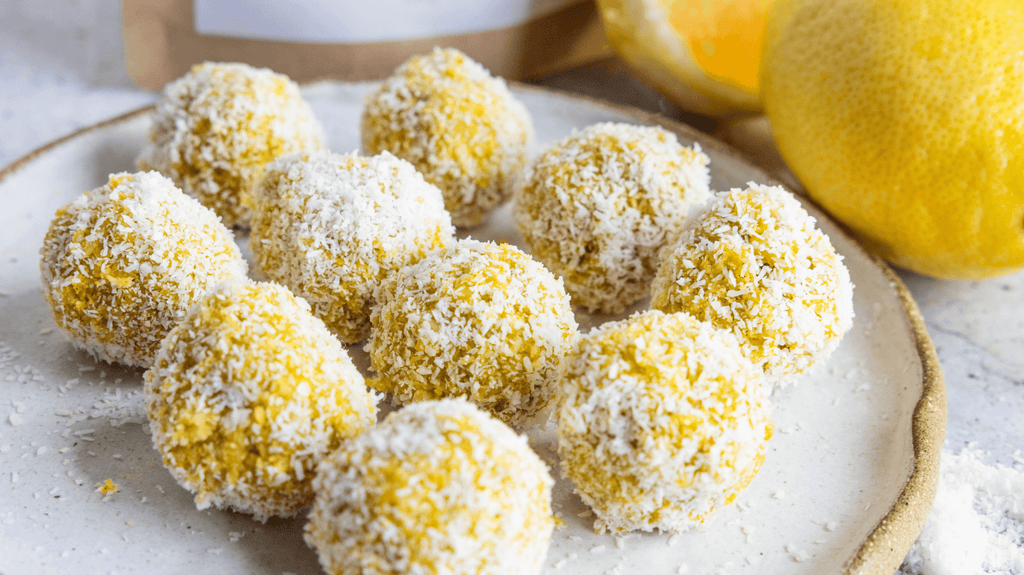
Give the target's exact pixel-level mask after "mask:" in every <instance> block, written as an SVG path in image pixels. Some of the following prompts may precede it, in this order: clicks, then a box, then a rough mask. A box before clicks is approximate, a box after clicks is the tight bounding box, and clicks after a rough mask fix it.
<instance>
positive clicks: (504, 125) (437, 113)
mask: <svg viewBox="0 0 1024 575" xmlns="http://www.w3.org/2000/svg"><path fill="white" fill-rule="evenodd" d="M362 135H363V151H364V152H366V153H369V154H376V153H379V152H382V151H384V150H387V151H389V152H391V153H392V154H394V155H396V156H398V157H399V158H402V159H404V160H408V161H409V162H411V163H412V164H413V165H414V166H416V169H417V170H419V171H420V172H421V173H422V174H423V176H424V177H425V178H426V179H427V181H428V182H430V183H432V184H435V185H437V187H439V188H441V191H442V192H444V202H445V207H446V208H447V209H448V211H449V212H451V215H452V222H454V223H455V225H456V226H459V227H469V226H475V225H478V224H480V223H482V222H484V221H485V220H486V219H487V216H488V214H489V212H490V211H491V210H492V209H493V208H495V207H496V206H498V205H500V204H502V203H504V202H505V201H506V200H507V199H508V198H509V196H510V195H511V193H512V187H513V185H514V184H515V182H516V180H517V179H518V178H519V177H520V175H521V171H522V169H523V167H524V166H525V165H526V160H527V156H528V154H529V147H530V145H531V142H532V139H533V123H532V120H531V119H530V114H529V113H528V112H527V110H526V108H525V107H524V106H523V105H522V104H521V103H520V102H519V101H518V100H516V99H515V97H514V96H513V95H512V93H511V92H509V90H508V87H507V86H506V85H505V81H504V80H502V79H501V78H495V77H493V76H491V74H490V73H489V72H488V71H487V70H486V69H484V67H483V66H481V65H480V64H478V63H477V62H474V61H473V60H472V59H470V58H469V57H468V56H466V55H465V54H463V53H462V52H459V51H458V50H455V49H444V50H442V49H440V48H435V49H434V51H433V52H431V53H430V54H426V55H422V56H413V57H412V58H410V59H409V60H408V61H406V62H405V63H404V64H402V65H401V66H399V67H398V69H397V70H395V72H394V74H393V75H392V76H391V77H390V78H388V79H387V80H385V81H384V84H383V85H382V86H381V87H380V89H379V90H377V91H376V92H375V93H373V94H371V95H369V96H368V97H367V99H366V107H365V109H364V110H363V116H362Z"/></svg>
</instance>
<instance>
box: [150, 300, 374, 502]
mask: <svg viewBox="0 0 1024 575" xmlns="http://www.w3.org/2000/svg"><path fill="white" fill-rule="evenodd" d="M145 393H146V413H147V414H148V416H149V424H150V429H151V430H152V435H153V445H154V446H156V449H157V451H159V452H160V455H161V458H162V460H163V464H164V466H165V467H167V469H168V470H170V472H171V475H173V476H174V479H175V480H176V481H177V482H178V483H179V484H180V485H181V486H182V487H184V488H186V489H188V490H189V491H191V492H192V493H194V494H195V502H196V507H197V508H199V509H206V508H207V507H209V506H210V505H214V506H216V507H218V508H231V509H235V510H238V511H242V512H245V513H252V514H254V515H255V516H256V517H257V519H261V520H265V519H266V518H267V517H269V516H272V515H281V516H286V515H291V514H293V513H295V512H296V511H298V510H299V509H301V508H302V507H305V506H307V505H309V504H310V503H312V502H313V490H312V486H311V481H312V478H313V475H314V474H315V472H316V465H317V464H318V463H319V461H320V460H321V459H322V458H323V457H324V456H325V455H327V454H328V453H329V452H331V451H332V450H334V449H337V448H338V446H339V445H340V444H341V443H342V440H344V439H346V438H349V437H352V436H354V435H356V434H358V433H360V432H362V431H363V430H364V429H365V428H366V427H368V426H370V425H373V424H374V422H375V421H376V409H377V408H376V403H377V397H376V394H374V393H372V392H370V391H368V390H367V388H366V385H365V383H364V381H363V377H362V375H360V373H359V372H358V371H357V370H356V368H355V366H354V365H353V364H352V361H351V360H350V359H349V356H348V353H346V351H345V350H344V349H343V348H342V347H341V343H340V342H338V340H337V339H336V338H335V337H334V336H333V335H332V334H331V332H330V331H329V330H328V329H327V327H326V326H325V325H324V324H323V322H322V321H320V320H319V319H317V318H315V317H313V315H312V314H311V313H310V309H309V305H307V304H306V303H305V302H304V301H303V300H301V299H298V298H296V297H295V296H293V295H292V294H291V292H289V291H288V290H287V288H284V287H282V286H279V285H277V284H273V283H253V282H250V281H245V282H233V283H227V284H224V285H223V286H221V287H220V288H218V289H217V290H216V291H213V292H211V293H210V294H209V295H208V296H207V297H205V298H204V299H203V300H201V301H200V302H199V303H198V304H196V306H195V307H193V308H192V310H190V311H189V314H188V316H187V317H186V318H185V319H184V320H183V321H182V322H181V324H180V325H179V326H178V327H176V328H175V329H174V330H173V331H171V333H170V335H168V336H167V339H165V340H164V342H163V345H162V347H161V349H160V354H159V356H158V357H157V362H156V365H154V366H153V368H152V369H150V370H149V371H147V372H146V375H145Z"/></svg>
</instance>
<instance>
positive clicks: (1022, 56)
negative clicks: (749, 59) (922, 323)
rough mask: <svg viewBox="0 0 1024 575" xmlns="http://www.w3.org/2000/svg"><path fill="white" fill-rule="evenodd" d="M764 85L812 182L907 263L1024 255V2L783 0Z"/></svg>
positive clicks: (935, 268) (930, 269) (861, 230)
mask: <svg viewBox="0 0 1024 575" xmlns="http://www.w3.org/2000/svg"><path fill="white" fill-rule="evenodd" d="M762 58H763V59H762V63H761V81H762V85H761V89H762V92H761V96H762V100H763V103H764V107H765V112H766V114H767V115H768V118H769V120H770V121H771V125H772V129H773V131H774V133H775V137H776V140H777V142H778V146H779V150H780V151H781V153H782V156H783V157H784V158H785V159H786V162H787V163H788V164H789V166H790V167H791V168H792V169H793V171H794V172H795V173H796V175H797V177H798V178H799V179H800V181H801V182H802V183H803V184H804V186H805V187H806V188H807V191H808V193H809V194H810V195H811V196H812V197H813V198H814V199H815V200H816V201H817V202H818V203H820V204H821V205H822V206H823V207H824V208H825V209H826V210H828V211H829V212H830V213H831V214H832V215H833V216H835V217H836V218H837V219H838V220H840V221H841V222H843V223H844V224H846V225H847V226H848V227H850V228H852V229H853V230H854V231H855V232H856V233H857V234H859V235H860V236H861V238H862V239H863V240H864V241H865V242H866V243H867V244H868V246H869V247H870V248H872V249H874V250H875V251H877V252H878V253H879V254H881V255H882V256H883V257H885V258H887V259H888V260H890V261H891V262H892V263H894V264H895V265H897V266H900V267H904V268H907V269H910V270H913V271H916V272H919V273H922V274H927V275H931V276H936V277H943V278H979V277H987V276H993V275H998V274H1002V273H1007V272H1010V271H1013V270H1016V269H1019V268H1021V267H1024V2H1021V0H976V1H972V2H963V1H955V0H777V1H776V2H775V4H774V6H773V8H772V11H771V15H770V17H769V19H768V24H767V27H766V29H765V36H764V44H763V46H762Z"/></svg>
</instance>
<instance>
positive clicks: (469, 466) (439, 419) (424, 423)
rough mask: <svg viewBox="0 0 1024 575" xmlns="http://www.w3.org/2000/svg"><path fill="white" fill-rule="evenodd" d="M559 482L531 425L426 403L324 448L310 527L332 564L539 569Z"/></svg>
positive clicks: (517, 573)
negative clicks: (534, 442)
mask: <svg viewBox="0 0 1024 575" xmlns="http://www.w3.org/2000/svg"><path fill="white" fill-rule="evenodd" d="M552 483H553V482H552V480H551V476H550V475H549V474H548V470H547V467H546V466H545V465H544V463H543V462H542V461H541V459H540V458H539V457H537V455H536V454H535V453H534V452H533V451H532V450H531V449H530V447H529V446H528V444H527V442H526V438H525V437H523V436H518V435H516V433H515V432H514V431H512V430H511V429H509V428H508V427H506V426H505V425H503V424H502V423H500V422H498V421H497V420H495V419H493V418H491V417H489V416H488V415H486V414H485V413H483V412H481V411H480V410H478V409H477V408H475V407H474V406H472V405H471V404H469V403H467V402H465V401H463V400H442V401H428V402H423V403H418V404H416V405H411V406H409V407H406V408H404V409H402V410H400V411H397V412H393V413H391V414H390V415H388V417H387V419H385V420H384V421H383V422H382V423H380V424H379V425H377V426H375V427H373V428H371V429H369V430H368V431H367V432H366V433H364V434H363V435H361V436H359V437H357V438H355V439H353V440H351V441H348V442H345V444H343V445H342V446H341V448H339V449H338V450H337V451H335V452H334V453H333V454H331V456H330V457H329V458H327V459H325V460H324V462H323V463H322V464H321V465H320V467H319V470H318V473H317V476H316V479H315V481H314V485H315V488H316V492H317V497H316V501H315V502H314V505H313V510H312V512H311V513H310V518H309V523H308V524H307V525H306V536H305V537H306V541H307V542H308V543H309V544H310V546H311V547H313V548H314V549H316V551H317V553H318V555H319V557H320V563H321V565H323V567H324V570H325V571H327V572H328V573H331V574H332V575H376V574H381V575H383V574H394V573H417V574H421V575H441V574H450V575H537V574H539V573H540V572H541V570H542V569H543V561H544V557H545V555H546V554H547V549H548V545H549V542H550V539H551V533H552V530H553V529H554V519H553V517H552V514H551V487H552Z"/></svg>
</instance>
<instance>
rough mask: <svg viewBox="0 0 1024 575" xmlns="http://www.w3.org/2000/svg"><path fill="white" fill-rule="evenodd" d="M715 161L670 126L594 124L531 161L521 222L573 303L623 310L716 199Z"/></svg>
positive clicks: (519, 209) (520, 203)
mask: <svg viewBox="0 0 1024 575" xmlns="http://www.w3.org/2000/svg"><path fill="white" fill-rule="evenodd" d="M708 162H709V159H708V157H707V156H706V155H705V154H704V153H703V152H701V150H700V148H699V147H698V146H696V145H694V146H693V147H692V148H688V147H684V146H682V145H681V144H680V143H679V141H678V140H677V139H676V136H675V135H674V134H672V133H671V132H668V131H666V130H664V129H662V128H658V127H648V126H633V125H629V124H612V123H605V124H596V125H593V126H590V127H588V128H586V129H584V130H582V131H580V132H577V133H574V134H572V135H571V136H568V137H567V138H565V139H563V140H561V141H559V142H556V143H554V144H552V145H551V146H549V147H548V148H547V149H545V150H544V151H543V152H542V153H541V155H540V157H539V158H537V159H536V160H535V161H534V163H533V164H532V165H531V166H530V168H529V170H528V172H527V175H526V179H525V180H524V183H523V185H522V186H520V187H519V188H517V190H516V194H515V220H516V226H517V227H518V228H519V233H520V234H522V236H523V239H524V240H525V241H526V243H527V245H529V246H530V253H532V254H533V256H534V257H536V258H537V259H538V260H540V261H541V262H542V263H543V264H544V265H546V266H547V267H548V268H549V269H550V270H551V271H553V272H554V273H555V274H556V275H559V276H561V277H562V279H563V280H565V288H566V290H567V291H568V292H569V294H570V295H571V296H572V301H573V304H575V305H578V306H580V307H582V308H584V309H586V310H588V311H591V312H607V313H618V312H621V311H623V310H624V309H625V308H626V307H627V306H629V305H630V304H632V303H634V302H636V301H638V300H640V299H641V298H643V297H644V296H646V295H647V291H648V287H649V285H650V282H651V280H652V279H653V277H654V272H655V270H656V269H657V265H658V254H659V251H660V250H661V248H662V247H663V246H664V245H665V244H666V243H669V242H671V241H672V240H674V239H675V237H676V236H678V235H679V233H681V231H682V229H683V225H684V222H685V221H686V217H687V215H688V213H689V212H690V210H691V208H694V207H695V206H700V205H703V204H704V203H705V202H706V201H707V200H708V199H710V198H711V192H710V190H709V188H708V185H709V182H710V173H709V172H708Z"/></svg>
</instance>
